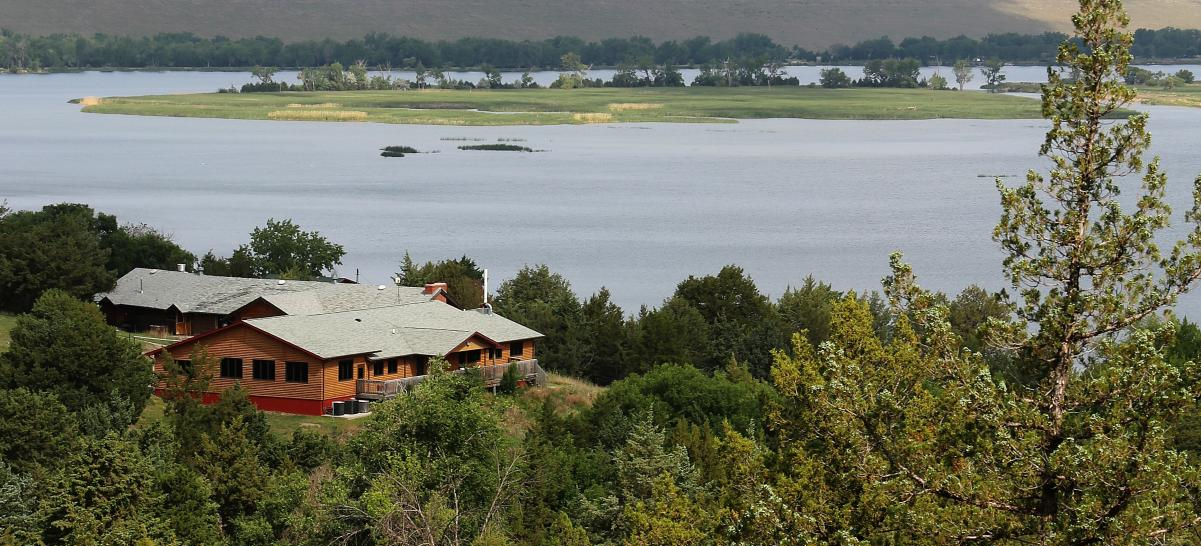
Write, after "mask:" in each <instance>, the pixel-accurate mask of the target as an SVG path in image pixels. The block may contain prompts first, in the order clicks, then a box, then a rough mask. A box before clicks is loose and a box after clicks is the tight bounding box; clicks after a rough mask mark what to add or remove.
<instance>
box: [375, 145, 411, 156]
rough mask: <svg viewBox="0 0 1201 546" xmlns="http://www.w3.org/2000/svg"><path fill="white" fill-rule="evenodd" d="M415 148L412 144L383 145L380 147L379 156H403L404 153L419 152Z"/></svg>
mask: <svg viewBox="0 0 1201 546" xmlns="http://www.w3.org/2000/svg"><path fill="white" fill-rule="evenodd" d="M419 153H421V152H419V151H417V148H414V147H412V146H384V147H383V148H380V154H379V155H380V156H381V157H404V156H405V154H419Z"/></svg>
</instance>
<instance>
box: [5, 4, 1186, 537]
mask: <svg viewBox="0 0 1201 546" xmlns="http://www.w3.org/2000/svg"><path fill="white" fill-rule="evenodd" d="M1074 21H1075V24H1076V27H1077V33H1078V35H1079V38H1080V42H1082V43H1083V44H1084V46H1085V47H1083V48H1081V47H1080V46H1079V45H1077V43H1076V42H1068V43H1065V44H1064V45H1063V46H1062V48H1061V51H1060V55H1059V61H1060V62H1061V63H1062V64H1063V65H1064V66H1065V67H1067V68H1068V69H1069V70H1068V71H1065V72H1066V74H1070V75H1071V76H1072V77H1071V78H1068V77H1065V74H1060V73H1052V74H1051V78H1050V83H1049V84H1048V85H1047V86H1046V87H1045V94H1044V99H1043V109H1044V113H1045V114H1046V116H1047V117H1048V118H1050V120H1051V123H1050V126H1051V129H1050V131H1049V132H1048V134H1047V138H1046V141H1045V143H1044V145H1043V147H1042V148H1041V154H1042V155H1043V156H1044V157H1045V158H1046V159H1048V160H1049V162H1050V165H1051V168H1050V170H1049V172H1047V173H1041V172H1038V171H1031V172H1030V174H1029V175H1028V178H1027V180H1026V182H1025V183H1023V184H1020V185H1017V186H1015V187H1010V186H1007V185H1005V184H1004V183H1003V182H1001V181H998V183H997V185H998V190H999V192H1000V195H1001V205H1002V211H1003V212H1002V216H1001V219H1000V222H999V223H998V225H997V227H996V229H995V231H994V238H995V239H996V241H997V242H998V243H999V244H1000V245H1001V247H1002V249H1003V250H1004V252H1005V256H1006V258H1005V260H1004V271H1005V273H1006V275H1007V278H1008V279H1009V281H1010V284H1011V285H1012V286H1011V289H1012V290H1011V291H1006V292H1001V293H998V294H993V293H989V292H988V291H986V290H983V289H981V288H979V287H974V286H972V287H968V288H967V289H965V290H964V291H962V292H961V293H960V294H959V295H957V296H956V297H955V298H953V299H952V298H949V297H948V296H946V295H944V294H939V293H933V292H930V291H927V290H924V289H922V288H921V287H920V286H919V285H918V284H917V277H916V275H915V273H914V271H913V270H912V269H911V268H910V267H909V266H908V265H906V264H905V263H904V262H903V261H902V259H901V257H900V255H899V254H898V255H894V256H893V257H892V259H891V263H890V266H891V274H890V275H889V276H888V277H886V278H885V279H884V281H883V296H880V295H876V294H872V295H870V296H863V295H860V294H856V293H854V292H846V293H844V292H840V291H838V290H835V289H834V288H833V287H832V286H831V285H828V284H825V283H822V282H819V281H817V280H815V279H812V278H808V279H805V280H804V282H803V283H801V284H800V285H799V286H798V287H796V288H791V289H789V290H788V291H786V292H785V293H784V294H783V295H782V296H781V297H780V298H779V299H778V300H776V301H772V300H771V299H770V298H768V297H767V296H765V295H763V294H762V293H760V292H759V291H758V289H757V287H756V286H755V284H754V283H753V282H752V280H751V279H750V278H749V277H748V276H747V275H746V273H745V272H744V271H743V270H741V269H740V268H738V267H735V266H728V267H725V268H723V269H722V270H721V271H719V272H718V273H717V274H715V275H707V276H693V277H689V278H687V279H685V280H683V281H682V282H680V283H679V285H678V286H677V288H676V291H675V293H674V294H673V295H672V296H671V297H670V298H668V299H667V300H666V301H664V303H663V304H662V305H661V306H660V307H658V308H654V309H642V310H641V311H640V312H639V313H638V314H637V315H635V316H632V317H627V316H625V315H624V313H622V311H621V309H620V308H618V307H616V306H615V305H613V303H612V302H611V301H610V294H609V292H608V291H607V290H605V289H601V290H600V291H598V292H597V293H596V294H594V295H592V296H591V297H589V298H587V299H585V300H583V301H581V300H580V299H579V298H578V297H577V296H576V295H575V293H574V292H573V291H572V289H571V285H570V284H569V283H568V282H567V280H566V279H565V278H564V277H562V276H561V275H558V274H556V273H554V272H552V271H551V270H550V269H549V268H547V267H546V266H535V267H526V268H524V269H523V270H521V271H520V272H519V273H518V274H517V275H516V276H515V277H514V278H513V279H511V280H509V281H507V282H505V283H504V284H502V285H501V286H500V288H499V289H498V291H497V295H496V298H495V300H494V304H495V307H496V309H497V310H498V311H500V312H501V313H503V314H505V315H507V316H509V317H510V318H514V319H516V320H518V321H520V322H523V323H525V324H527V325H529V326H532V327H534V328H536V329H539V330H541V331H542V332H544V333H546V335H547V338H546V339H545V340H544V341H543V342H541V343H540V344H539V345H538V349H537V350H538V357H539V359H540V360H542V361H543V363H544V364H545V365H546V366H548V367H551V368H553V369H557V370H560V371H562V372H565V373H568V374H573V375H578V376H586V377H590V378H592V379H594V380H595V381H597V382H601V383H606V384H607V385H608V386H607V388H603V389H602V388H598V387H595V386H591V385H587V384H584V383H583V382H580V381H578V380H569V379H557V380H556V383H555V384H552V385H550V386H548V387H539V388H532V389H526V390H520V389H518V388H517V383H518V381H517V378H516V377H514V376H512V375H511V374H509V375H508V377H507V378H506V379H505V380H504V382H503V383H502V387H501V388H499V389H497V390H498V391H500V392H499V394H498V395H493V394H490V393H488V392H487V391H486V390H485V389H484V388H483V386H482V382H481V380H480V376H479V375H478V374H473V373H472V372H470V371H469V372H466V373H451V372H447V371H445V369H446V368H447V363H446V362H445V361H444V360H441V359H434V360H433V361H432V362H431V366H430V370H431V372H430V375H429V376H428V377H427V379H426V380H425V381H424V382H422V383H420V384H418V385H416V386H415V387H413V388H412V390H411V391H409V392H408V393H407V394H406V395H403V396H398V397H396V398H394V399H392V400H390V401H386V402H382V403H379V404H376V405H375V406H373V412H372V413H373V414H372V415H371V416H369V417H366V418H365V419H363V420H362V421H359V426H358V428H357V430H353V431H350V432H347V433H345V434H344V435H343V436H341V437H339V438H330V437H327V436H325V435H323V434H321V433H317V432H310V431H306V430H304V429H301V431H299V432H296V433H295V434H294V435H293V436H292V437H291V438H281V437H279V436H277V435H276V434H275V432H274V431H273V430H272V428H271V425H270V423H269V421H268V417H267V416H266V415H264V414H263V413H261V412H258V411H256V410H255V409H254V406H253V404H252V403H251V401H250V399H249V397H248V395H247V391H246V390H244V389H243V388H241V387H240V386H235V387H233V388H230V389H226V390H224V391H223V392H222V393H221V395H220V397H219V399H218V400H217V401H216V402H215V403H213V404H209V405H206V404H203V403H202V399H203V398H202V395H203V393H205V392H207V388H208V385H209V382H210V380H211V377H212V375H213V373H214V372H215V371H216V367H217V364H218V363H217V362H216V361H215V360H214V359H212V358H209V357H208V356H207V355H206V354H205V353H204V350H203V348H200V349H198V350H197V352H196V353H195V354H193V355H191V359H190V361H189V362H190V364H189V365H188V366H187V367H185V366H183V365H180V364H177V363H176V362H174V361H173V360H171V358H170V357H169V356H168V357H165V358H164V362H163V367H164V370H165V374H164V376H163V377H162V380H163V386H164V387H165V388H164V392H163V394H162V397H161V398H162V400H163V402H162V405H161V406H160V407H161V409H162V413H163V415H162V418H160V419H155V418H154V417H153V416H152V415H149V413H150V412H147V415H143V420H142V422H140V423H138V424H137V425H135V426H130V425H131V423H133V422H134V419H135V418H136V417H137V416H138V414H139V413H141V411H142V407H143V405H144V404H145V402H146V400H147V398H148V396H149V392H148V391H149V385H150V383H151V378H150V376H149V374H150V371H149V370H150V366H149V362H148V361H147V360H146V359H144V358H142V357H141V356H139V354H138V348H137V347H136V346H135V345H134V344H132V343H131V342H130V341H128V340H127V339H126V338H125V337H123V336H122V335H121V334H119V333H117V332H116V331H115V330H113V329H111V328H109V327H108V326H106V325H105V323H104V321H103V319H102V317H101V316H100V314H99V312H98V311H97V309H96V308H95V307H94V306H91V305H90V304H87V303H83V302H81V301H79V300H78V299H76V298H75V297H73V295H72V294H68V293H66V292H64V291H61V290H48V291H46V292H45V293H44V294H43V295H42V296H41V297H40V298H39V299H38V300H37V302H36V304H35V305H34V306H33V308H32V310H31V311H30V312H29V313H27V314H25V315H21V316H20V317H19V318H18V319H17V326H16V328H15V329H14V330H13V332H12V346H11V348H10V350H9V351H8V352H7V353H4V354H2V355H0V455H2V456H3V459H2V460H0V544H4V545H8V544H13V545H16V544H21V545H52V544H95V545H127V544H136V545H139V546H155V545H169V544H198V545H214V546H221V545H231V546H232V545H239V546H240V545H271V544H288V545H302V546H325V545H330V544H340V545H353V546H377V545H378V546H384V545H398V546H401V545H404V546H407V545H413V546H416V545H421V546H435V545H436V546H443V545H445V546H459V545H472V546H487V545H514V546H516V545H521V546H526V545H528V546H566V545H572V546H585V545H618V544H621V545H630V546H652V545H656V546H658V545H663V546H668V545H672V546H675V545H698V546H699V545H706V546H708V545H715V546H716V545H722V546H726V545H729V546H734V545H769V544H770V545H775V544H785V545H818V544H836V545H846V546H851V545H900V544H909V545H920V546H940V545H947V544H973V543H983V544H999V545H1006V546H1017V545H1021V544H1039V545H1044V546H1060V545H1062V546H1078V545H1079V546H1083V545H1090V544H1117V545H1143V544H1154V545H1164V546H1177V545H1181V546H1182V545H1185V544H1197V543H1198V542H1199V541H1201V526H1199V522H1201V368H1199V363H1201V329H1198V327H1197V326H1196V325H1195V324H1194V323H1191V322H1189V321H1177V320H1175V319H1174V318H1173V317H1172V316H1171V314H1170V313H1165V314H1161V312H1162V311H1165V310H1166V309H1168V308H1169V307H1170V306H1171V305H1172V304H1173V303H1174V301H1175V300H1176V298H1177V297H1178V296H1180V295H1181V294H1184V293H1185V292H1186V291H1188V290H1189V289H1190V288H1191V287H1192V286H1193V285H1194V284H1195V283H1196V281H1197V280H1198V278H1201V179H1198V180H1197V182H1196V183H1195V186H1194V194H1193V198H1192V203H1191V207H1190V208H1189V209H1188V210H1187V211H1185V214H1184V218H1185V220H1186V221H1187V223H1188V224H1189V226H1188V228H1187V229H1186V230H1185V239H1184V240H1182V241H1179V242H1177V243H1176V244H1175V245H1174V246H1173V247H1172V248H1171V250H1168V251H1161V250H1160V248H1159V246H1158V245H1159V244H1160V243H1162V242H1163V241H1162V239H1163V238H1164V237H1163V236H1162V233H1161V232H1162V230H1163V229H1164V228H1166V227H1168V224H1169V219H1170V211H1169V208H1168V206H1167V204H1166V202H1165V195H1166V193H1165V186H1166V183H1167V179H1166V176H1165V175H1164V173H1163V172H1162V171H1161V170H1160V169H1159V166H1158V162H1157V161H1156V160H1151V161H1149V162H1145V161H1144V160H1143V153H1144V151H1145V150H1146V148H1147V146H1148V144H1149V138H1150V137H1149V134H1148V133H1147V131H1146V122H1147V117H1146V115H1145V114H1138V115H1135V116H1132V117H1129V118H1124V119H1123V121H1120V122H1112V121H1106V116H1107V115H1108V114H1110V113H1112V112H1113V111H1116V110H1118V109H1121V108H1123V107H1124V106H1125V105H1126V104H1128V103H1129V102H1130V101H1131V100H1132V99H1133V91H1132V90H1131V89H1130V88H1128V87H1126V86H1125V83H1124V82H1123V81H1122V78H1123V76H1124V75H1125V69H1126V68H1127V64H1128V63H1129V61H1130V55H1129V42H1130V36H1129V35H1128V34H1126V33H1124V32H1123V31H1122V29H1123V28H1124V26H1125V24H1126V16H1125V14H1124V13H1123V12H1122V10H1121V4H1120V2H1117V1H1115V0H1081V14H1080V15H1078V16H1077V17H1076V18H1075V20H1074ZM1127 177H1134V178H1137V179H1138V190H1137V194H1136V197H1137V198H1136V199H1134V200H1126V199H1123V198H1122V197H1121V192H1122V190H1123V189H1125V188H1124V186H1125V184H1124V182H1126V179H1127ZM1126 203H1130V204H1129V205H1126V206H1128V207H1131V208H1129V209H1124V208H1123V205H1125V204H1126ZM51 210H54V209H51ZM18 214H19V213H18ZM66 218H75V220H73V221H75V222H83V220H84V219H86V220H88V221H91V220H93V219H94V218H93V216H92V214H91V212H90V209H89V210H87V214H86V215H82V216H66ZM84 223H85V224H86V222H84ZM84 231H86V230H84ZM55 236H62V237H68V235H63V234H58V235H55ZM94 242H95V241H93V243H94ZM287 248H293V247H287ZM255 254H256V255H257V256H272V254H271V253H269V252H266V251H256V252H255ZM104 258H105V257H104V256H101V257H100V262H98V263H102V262H103V259H104ZM277 258H278V256H277ZM280 263H284V262H280ZM402 270H403V271H402V272H401V274H400V276H401V278H402V279H403V280H407V281H408V282H411V283H419V282H426V281H428V280H431V279H433V278H437V277H442V276H460V277H462V278H463V279H465V282H468V283H473V282H475V280H476V279H477V278H478V276H477V275H478V273H479V270H478V268H476V266H475V264H474V262H472V261H471V260H469V259H467V258H462V259H459V260H449V261H444V262H437V263H435V262H431V263H427V264H425V265H417V264H415V263H414V262H413V261H412V260H411V259H408V258H406V260H405V263H404V264H403V265H402ZM573 389H574V390H573ZM330 419H332V418H330Z"/></svg>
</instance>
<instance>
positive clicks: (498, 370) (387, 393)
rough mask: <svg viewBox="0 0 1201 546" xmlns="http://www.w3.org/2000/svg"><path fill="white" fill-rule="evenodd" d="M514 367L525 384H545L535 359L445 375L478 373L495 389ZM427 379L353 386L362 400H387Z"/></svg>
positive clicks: (362, 382)
mask: <svg viewBox="0 0 1201 546" xmlns="http://www.w3.org/2000/svg"><path fill="white" fill-rule="evenodd" d="M514 367H515V368H517V376H518V379H520V380H521V381H524V382H525V383H526V384H530V385H543V384H545V383H546V371H545V370H543V369H542V366H539V365H538V360H537V359H532V360H517V361H513V362H509V363H508V364H497V365H494V366H478V367H475V368H466V369H459V370H451V371H449V372H447V373H465V372H468V371H472V372H474V371H478V372H480V374H481V376H482V377H483V380H484V386H485V387H488V388H495V387H496V386H497V385H500V378H501V377H503V376H504V375H505V371H507V370H508V369H509V368H514ZM427 377H429V376H428V375H417V376H413V377H403V378H400V379H388V380H380V379H359V380H357V384H356V386H355V392H356V397H357V398H359V399H362V400H387V399H389V398H392V397H395V396H396V395H398V394H403V393H406V392H408V390H409V389H410V388H412V387H413V386H414V385H417V384H419V383H421V382H422V381H425V379H426V378H427Z"/></svg>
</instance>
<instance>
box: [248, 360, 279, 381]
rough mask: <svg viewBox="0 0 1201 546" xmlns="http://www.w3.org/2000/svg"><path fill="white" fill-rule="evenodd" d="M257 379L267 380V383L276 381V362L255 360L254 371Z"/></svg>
mask: <svg viewBox="0 0 1201 546" xmlns="http://www.w3.org/2000/svg"><path fill="white" fill-rule="evenodd" d="M251 373H253V374H254V378H255V379H265V380H267V381H275V361H274V360H255V361H254V370H253V371H252V372H251Z"/></svg>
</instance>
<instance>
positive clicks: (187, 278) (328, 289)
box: [95, 268, 433, 315]
mask: <svg viewBox="0 0 1201 546" xmlns="http://www.w3.org/2000/svg"><path fill="white" fill-rule="evenodd" d="M422 292H423V288H421V287H408V286H402V287H400V289H399V290H397V288H396V287H395V286H389V287H385V288H384V289H382V290H381V289H380V288H379V287H378V286H372V285H364V284H345V283H333V282H318V281H283V280H276V279H248V278H242V277H216V276H210V275H197V274H194V273H185V272H182V271H169V270H159V269H146V268H137V269H134V270H132V271H130V272H129V273H126V274H125V275H123V276H122V277H121V278H120V279H118V280H117V286H116V287H115V288H113V290H112V291H110V292H106V293H102V294H97V295H96V297H95V300H96V301H98V302H99V301H103V300H108V301H109V302H110V303H112V304H114V305H128V306H134V307H146V308H150V309H160V310H168V309H170V308H171V307H175V308H176V309H179V311H180V312H182V313H207V314H214V315H228V314H230V313H233V312H234V311H237V310H238V309H241V308H242V307H244V306H246V304H248V303H251V302H253V301H255V300H257V299H259V298H263V299H265V300H266V301H268V303H270V304H272V305H274V306H276V307H277V308H279V309H280V310H281V311H283V312H285V313H290V314H315V313H329V312H337V311H346V310H350V309H358V308H366V307H380V306H385V305H396V304H397V303H411V302H417V301H429V300H430V299H431V298H432V297H433V295H431V294H423V293H422ZM398 293H399V296H398Z"/></svg>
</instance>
